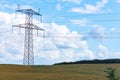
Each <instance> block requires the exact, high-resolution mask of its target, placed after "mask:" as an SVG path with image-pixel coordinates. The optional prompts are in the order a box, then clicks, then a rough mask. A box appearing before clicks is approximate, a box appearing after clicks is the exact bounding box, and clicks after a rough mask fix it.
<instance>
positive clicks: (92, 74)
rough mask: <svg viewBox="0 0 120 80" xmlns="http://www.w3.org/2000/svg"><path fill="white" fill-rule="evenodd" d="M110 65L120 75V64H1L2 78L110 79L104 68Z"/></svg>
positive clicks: (37, 79) (34, 79)
mask: <svg viewBox="0 0 120 80" xmlns="http://www.w3.org/2000/svg"><path fill="white" fill-rule="evenodd" d="M109 66H111V67H113V68H115V69H117V75H116V76H120V64H70V65H51V66H39V65H36V66H22V65H0V80H108V79H107V78H106V76H105V75H106V73H105V72H104V70H106V68H107V67H109Z"/></svg>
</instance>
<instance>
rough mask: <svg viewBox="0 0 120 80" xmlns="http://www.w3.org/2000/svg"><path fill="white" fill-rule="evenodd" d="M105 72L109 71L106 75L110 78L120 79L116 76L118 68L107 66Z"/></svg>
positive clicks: (111, 79) (112, 79)
mask: <svg viewBox="0 0 120 80" xmlns="http://www.w3.org/2000/svg"><path fill="white" fill-rule="evenodd" d="M104 72H106V73H107V76H106V77H107V78H108V79H109V80H119V79H118V78H116V74H115V72H116V69H113V68H112V67H109V68H107V69H106V70H105V71H104Z"/></svg>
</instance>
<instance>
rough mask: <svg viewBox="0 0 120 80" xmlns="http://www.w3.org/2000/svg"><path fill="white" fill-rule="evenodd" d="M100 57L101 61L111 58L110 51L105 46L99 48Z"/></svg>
mask: <svg viewBox="0 0 120 80" xmlns="http://www.w3.org/2000/svg"><path fill="white" fill-rule="evenodd" d="M98 49H99V50H98V53H97V54H98V57H99V58H101V59H106V58H108V56H109V51H108V49H107V48H106V47H105V46H103V45H99V46H98Z"/></svg>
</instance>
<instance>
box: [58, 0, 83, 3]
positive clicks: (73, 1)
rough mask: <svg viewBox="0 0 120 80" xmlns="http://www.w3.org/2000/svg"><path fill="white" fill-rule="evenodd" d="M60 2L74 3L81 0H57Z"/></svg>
mask: <svg viewBox="0 0 120 80" xmlns="http://www.w3.org/2000/svg"><path fill="white" fill-rule="evenodd" d="M59 1H62V2H70V3H75V4H80V3H81V2H82V0H59Z"/></svg>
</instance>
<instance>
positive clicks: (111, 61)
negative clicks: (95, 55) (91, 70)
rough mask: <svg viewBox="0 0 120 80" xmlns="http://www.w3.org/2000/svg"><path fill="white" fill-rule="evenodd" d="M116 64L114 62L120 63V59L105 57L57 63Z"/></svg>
mask: <svg viewBox="0 0 120 80" xmlns="http://www.w3.org/2000/svg"><path fill="white" fill-rule="evenodd" d="M110 63H111V64H114V63H120V59H104V60H98V59H95V60H83V61H76V62H62V63H57V65H62V64H110Z"/></svg>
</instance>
